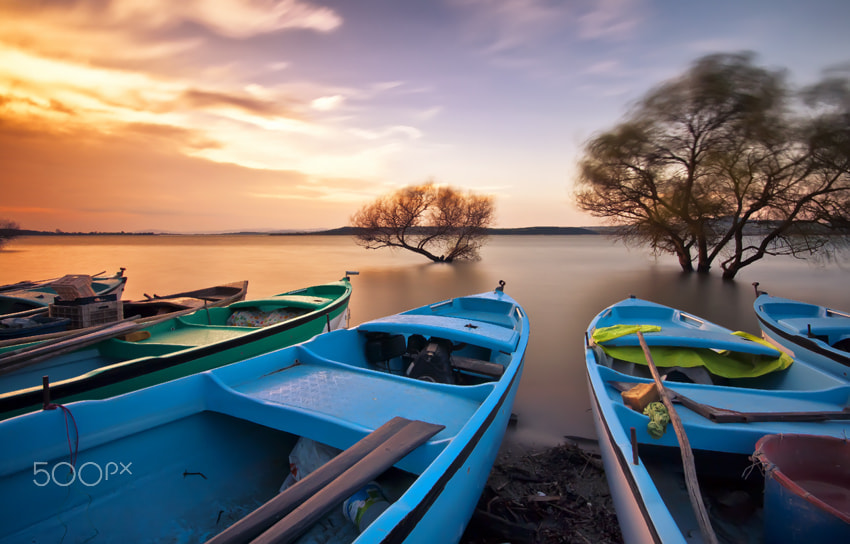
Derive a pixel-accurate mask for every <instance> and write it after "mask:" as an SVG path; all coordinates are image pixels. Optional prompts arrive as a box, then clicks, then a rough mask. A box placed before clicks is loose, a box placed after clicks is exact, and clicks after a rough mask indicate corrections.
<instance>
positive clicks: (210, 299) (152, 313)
mask: <svg viewBox="0 0 850 544" xmlns="http://www.w3.org/2000/svg"><path fill="white" fill-rule="evenodd" d="M247 292H248V282H247V280H245V281H239V282H232V283H224V284H221V285H215V286H212V287H205V288H202V289H196V290H194V291H184V292H180V293H174V294H171V295H162V296H160V295H153V296H150V295H147V294H146V295H145V297H146V298H144V299H141V300H122V301H120V302H116V301H115V300H114V296H112V297H92V298H90V299H83V300H82V301H80V302H84V303H86V305H92V304H93V305H97V304H102V305H103V309H104V310H103V311H101V312H99V313H98V314H97V315H96V316H93V314H92V312H93V311H97V309H95V310H91V309H89V308H83V307H81V305H80V304H77V303H69V304H63V303H62V302H57V303H54V305H53V306H52V308H51V310H52V311H53V313H54V314H58V315H48V313H50V312H49V311H43V312H42V313H39V314H35V315H29V314H28V315H27V316H26V317H6V318H3V319H0V347H4V346H8V345H13V344H24V343H28V342H40V341H44V340H50V339H53V338H58V337H60V336H67V335H69V334H72V333H73V334H77V333H81V332H84V331H85V330H89V331H94V330H98V329H100V328H102V327H101V326H102V325H104V324H108V323H115V322H117V321H120V320H121V319H122V317H123V319H131V320H133V321H135V322H137V323H147V322H150V321H154V320H158V319H162V318H164V317H176V316H178V315H183V314H187V313H189V312H192V311H194V310H197V309H199V308H214V307H216V306H226V305H228V304H231V303H233V302H238V301H240V300H244V299H245V295H246V294H247ZM107 298H108V300H106V299H107ZM57 304H58V306H57ZM86 311H88V314H87V315H88V317H89V319H88V320H86V321H85V322H83V321H82V320H81V319H80V316H81V315H82V313H83V312H86ZM67 316H73V317H75V318H76V319H71V317H67Z"/></svg>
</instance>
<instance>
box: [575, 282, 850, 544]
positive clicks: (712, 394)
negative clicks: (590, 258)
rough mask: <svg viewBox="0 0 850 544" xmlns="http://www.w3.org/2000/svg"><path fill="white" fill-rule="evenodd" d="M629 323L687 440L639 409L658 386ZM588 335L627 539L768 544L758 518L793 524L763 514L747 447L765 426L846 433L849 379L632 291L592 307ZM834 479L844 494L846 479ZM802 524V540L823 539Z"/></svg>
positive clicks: (590, 370) (596, 407)
mask: <svg viewBox="0 0 850 544" xmlns="http://www.w3.org/2000/svg"><path fill="white" fill-rule="evenodd" d="M638 330H640V331H641V334H642V335H643V338H644V339H645V344H646V345H647V348H648V349H649V350H650V354H651V357H652V359H653V360H654V363H655V365H656V366H657V368H658V374H660V375H662V376H663V377H664V381H663V383H664V389H665V390H666V392H667V393H668V394H669V396H670V397H672V399H673V401H674V406H675V410H674V411H675V413H676V414H678V418H679V419H680V421H681V423H682V429H683V430H684V436H685V440H684V442H685V444H686V446H681V447H680V439H679V436H678V433H677V432H675V430H674V429H673V428H669V427H671V426H672V425H669V424H668V426H667V427H668V428H666V430H664V421H663V411H660V410H659V406H658V405H653V404H650V405H649V406H650V408H649V409H648V410H647V413H646V414H645V413H644V412H643V411H642V410H643V409H644V405H645V404H646V403H647V402H648V401H650V400H653V397H652V395H654V394H655V392H656V391H657V389H656V387H654V384H655V380H654V378H653V377H652V375H651V371H650V369H649V367H648V364H647V362H646V361H647V359H646V355H645V353H644V351H643V349H642V345H641V342H640V338H639V337H638V335H637V331H638ZM586 334H587V336H586V349H585V352H586V364H587V376H588V382H589V388H590V395H591V405H592V409H593V416H594V421H595V425H596V430H597V434H598V438H599V444H600V449H601V453H602V458H603V461H604V464H605V471H606V477H607V479H608V483H609V486H610V489H611V494H612V498H613V500H614V504H615V507H616V510H617V517H618V520H619V523H620V527H621V529H622V534H623V537H624V539H625V541H626V542H628V543H633V542H641V543H643V542H663V543H685V542H712V541H718V542H766V541H768V540H765V534H766V533H765V531H766V527H765V524H764V520H765V519H771V522H770V523H773V524H776V523H780V524H793V523H795V522H797V521H800V520H799V519H795V518H794V517H793V516H789V515H787V514H785V515H782V516H774V517H772V518H771V517H770V516H768V512H767V511H766V509H765V499H764V498H763V497H764V492H765V479H764V476H763V474H762V472H760V471H759V470H757V469H756V470H753V468H752V467H753V460H752V459H751V456H753V455H754V452H756V450H757V443H758V442H759V440H761V439H762V438H763V437H765V436H768V435H776V434H807V435H817V436H820V437H835V438H837V439H842V440H846V437H847V435H848V432H850V411H848V410H847V406H848V401H849V400H850V382H848V381H847V380H845V379H841V378H839V377H838V376H835V375H833V374H830V373H828V372H824V371H823V370H822V369H819V368H817V367H815V366H813V365H811V364H809V363H808V362H806V361H805V360H801V359H797V360H793V359H791V358H790V357H789V356H788V355H786V354H784V353H782V352H781V351H780V350H778V349H776V348H775V347H773V346H771V345H770V344H768V343H767V342H765V341H763V340H762V339H760V338H758V337H755V336H752V335H747V334H744V333H733V331H731V330H728V329H725V328H723V327H721V326H719V325H715V324H713V323H711V322H709V321H706V320H704V319H701V318H699V317H697V316H694V315H691V314H688V313H685V312H682V311H680V310H677V309H674V308H670V307H667V306H662V305H660V304H655V303H652V302H648V301H644V300H640V299H635V298H630V299H626V300H623V301H621V302H618V303H616V304H614V305H612V306H610V307H608V308H606V309H605V310H603V311H602V312H600V313H599V314H598V315H597V316H596V317H595V318H594V319H593V320H592V321H591V323H590V325H589V327H588V330H587V333H586ZM647 384H653V385H647ZM635 408H637V409H635ZM659 412H661V413H659ZM668 415H669V413H668ZM685 451H687V452H691V453H692V459H693V463H691V462H690V461H685V460H684V459H685V458H684V457H683V452H685ZM810 459H811V461H812V462H817V461H818V459H817V457H815V456H814V454H813V455H812V457H811V458H810ZM689 467H691V468H692V469H693V473H694V474H695V475H696V478H695V481H696V483H697V486H694V488H695V487H699V491H697V492H694V496H697V495H698V496H700V497H701V498H702V501H703V505H702V506H703V509H702V511H704V512H705V511H707V517H708V519H709V520H710V523H709V525H708V527H709V528H710V529H711V530H712V531H713V533H714V535H715V538H716V540H712V537H711V536H708V535H707V534H706V532H705V531H703V530H702V526H701V525H700V523H699V519H700V515H699V514H697V513H695V512H699V511H700V508H698V507H697V508H695V507H693V506H692V504H696V503H697V501H696V500H695V499H694V501H693V503H692V501H691V500H689V499H690V495H689V493H688V489H689V487H688V485H686V484H687V483H688V480H687V479H686V476H687V475H688V473H689ZM830 474H832V476H833V477H835V480H836V481H838V482H841V481H842V480H841V479H842V478H843V476H842V475H841V474H838V473H836V472H835V471H833V472H831V473H830ZM841 485H845V486H847V487H846V490H845V491H846V492H850V482H848V480H847V479H846V478H845V479H844V480H843V483H842V484H841ZM811 531H814V532H810V533H809V535H808V537H809V538H810V540H809V541H810V542H817V541H820V540H818V533H817V529H811ZM780 532H782V531H781V530H780ZM774 534H775V533H774ZM789 534H790V532H789Z"/></svg>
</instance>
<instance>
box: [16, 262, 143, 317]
mask: <svg viewBox="0 0 850 544" xmlns="http://www.w3.org/2000/svg"><path fill="white" fill-rule="evenodd" d="M64 278H74V279H81V278H88V280H87V281H86V282H85V283H87V287H88V288H89V289H90V290H91V292H90V294H89V293H86V295H87V296H96V297H107V296H110V295H115V298H116V300H120V299H121V295H122V294H123V293H124V284H125V283H126V282H127V278H126V277H125V276H124V269H123V268H122V269H121V270H119V271H118V272H117V273H116V274H113V275H112V276H105V275H104V272H100V273H99V274H95V275H94V276H85V275H72V276H64ZM61 280H63V278H56V279H54V280H45V281H39V282H30V281H23V282H19V283H15V284H10V285H5V286H2V287H0V317H3V318H6V317H25V316H26V315H33V314H37V313H39V312H43V311H45V310H47V309H48V306H50V304H52V303H53V302H54V300H55V299H56V297H57V296H59V294H60V293H59V291H61V284H60V289H59V291H58V290H57V283H59V282H61ZM73 298H74V297H72V299H73Z"/></svg>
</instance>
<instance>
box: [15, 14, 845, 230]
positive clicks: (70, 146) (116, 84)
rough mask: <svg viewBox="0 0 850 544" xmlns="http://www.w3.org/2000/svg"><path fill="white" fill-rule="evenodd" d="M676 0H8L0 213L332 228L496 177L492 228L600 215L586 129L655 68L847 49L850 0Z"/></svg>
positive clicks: (209, 226)
mask: <svg viewBox="0 0 850 544" xmlns="http://www.w3.org/2000/svg"><path fill="white" fill-rule="evenodd" d="M665 4H667V2H663V1H653V0H605V1H602V2H596V1H591V0H580V1H576V2H563V3H561V2H550V1H546V0H443V1H433V0H410V1H407V0H406V1H404V2H398V1H395V0H362V1H358V2H351V1H346V0H330V1H312V0H181V1H174V0H113V1H102V0H67V1H48V2H30V1H27V0H7V1H5V2H3V3H2V4H0V194H2V197H0V219H9V220H12V221H16V222H18V223H19V224H20V225H21V226H22V227H23V228H26V229H37V230H54V229H61V230H65V231H128V232H133V231H169V232H217V231H234V230H259V229H262V230H284V229H317V228H335V227H338V226H342V225H345V224H347V222H348V219H349V217H350V216H351V215H352V214H353V213H354V212H355V211H356V210H357V209H358V208H360V207H361V206H362V205H364V204H367V203H369V202H371V201H372V200H374V199H375V198H377V197H378V196H380V195H382V194H384V193H386V192H389V191H392V190H394V189H396V188H398V187H401V186H404V185H409V184H413V183H421V182H423V181H425V180H428V179H434V180H436V181H437V182H439V183H446V184H449V185H453V186H455V187H459V188H462V189H468V190H471V191H473V192H476V193H481V194H492V195H494V196H495V203H496V217H497V226H504V227H518V226H532V225H572V226H578V225H589V224H594V222H595V220H594V219H593V218H591V217H590V216H588V215H583V214H581V213H580V212H578V211H577V210H576V209H575V208H574V207H573V205H572V203H571V199H570V192H571V184H572V177H573V176H574V175H575V165H576V162H577V160H578V158H579V156H580V150H581V145H582V143H583V142H584V141H585V140H586V139H587V138H589V137H590V136H592V135H593V134H594V133H596V132H597V131H601V130H605V129H607V128H610V127H611V126H613V124H615V123H616V122H617V120H618V119H619V118H620V117H622V115H623V114H624V113H625V111H626V108H627V106H628V105H629V103H630V102H631V101H633V100H635V99H636V98H638V97H640V96H641V95H642V94H644V93H645V92H646V91H647V90H649V89H650V88H651V87H652V86H653V85H655V84H657V83H659V82H660V81H662V80H664V79H667V78H670V77H673V76H675V75H678V74H679V73H681V72H683V71H684V70H685V69H686V68H687V66H688V65H689V64H690V62H691V61H693V60H694V59H695V58H697V57H699V56H701V55H704V54H707V53H713V52H718V51H738V50H743V49H749V50H753V51H755V52H756V53H757V54H758V55H760V56H759V57H758V59H757V60H758V61H760V62H762V63H764V64H769V65H778V66H783V67H787V68H789V69H790V70H791V71H792V72H793V73H794V74H796V75H800V76H801V77H802V78H815V77H817V76H818V73H817V70H818V69H820V68H823V67H827V66H828V65H830V64H834V63H838V62H842V61H847V60H848V57H850V53H847V52H848V51H850V41H849V40H850V39H848V37H847V34H846V33H845V32H844V31H843V29H841V28H840V26H841V25H842V24H844V23H845V22H846V21H847V20H850V10H848V6H850V3H837V2H827V1H822V2H821V1H820V0H814V1H813V2H810V3H805V5H801V6H800V7H799V8H797V7H793V8H788V9H787V10H786V12H785V13H779V12H777V11H776V10H771V9H772V8H771V6H772V3H771V2H769V1H766V0H765V1H754V2H747V3H744V4H745V6H742V5H741V3H740V2H735V1H731V0H729V1H724V0H721V1H719V2H714V3H711V6H693V7H685V6H683V5H682V3H680V2H679V3H675V5H676V6H678V7H677V9H676V10H670V9H666V8H665V7H664V5H665ZM821 4H822V6H821ZM818 6H820V7H818ZM792 10H793V11H792ZM730 14H734V17H732V16H730ZM697 19H698V20H700V24H699V25H696V26H694V25H693V24H688V25H687V31H684V30H683V24H682V23H683V21H691V22H693V21H694V20H697ZM743 29H746V30H747V31H746V32H742V30H743ZM789 29H793V32H791V31H790V30H789ZM833 31H834V32H833ZM790 35H793V36H797V37H798V38H799V40H800V43H799V44H794V43H789V42H791V41H793V40H789V39H788V36H790ZM811 51H817V52H818V53H817V56H816V60H817V62H816V63H815V64H817V66H814V67H813V66H812V65H813V63H812V57H811V54H810V53H811ZM798 68H799V71H798Z"/></svg>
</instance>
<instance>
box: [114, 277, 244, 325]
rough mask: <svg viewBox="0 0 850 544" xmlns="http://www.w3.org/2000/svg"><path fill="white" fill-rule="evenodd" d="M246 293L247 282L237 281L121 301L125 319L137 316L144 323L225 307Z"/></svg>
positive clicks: (240, 298) (241, 298)
mask: <svg viewBox="0 0 850 544" xmlns="http://www.w3.org/2000/svg"><path fill="white" fill-rule="evenodd" d="M247 293H248V282H247V281H237V282H232V283H224V284H222V285H215V286H212V287H205V288H203V289H195V290H194V291H184V292H181V293H174V294H171V295H161V296H160V295H156V294H154V295H153V296H150V295H147V294H145V297H146V298H144V299H141V300H125V301H123V313H124V317H125V318H135V317H136V316H138V317H139V318H141V320H143V321H144V320H147V319H149V318H159V317H163V316H166V315H169V314H173V313H175V312H183V311H185V310H189V309H195V310H197V309H199V308H204V307H209V308H214V307H216V306H227V305H228V304H232V303H234V302H238V301H240V300H244V299H245V295H246V294H247Z"/></svg>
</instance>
